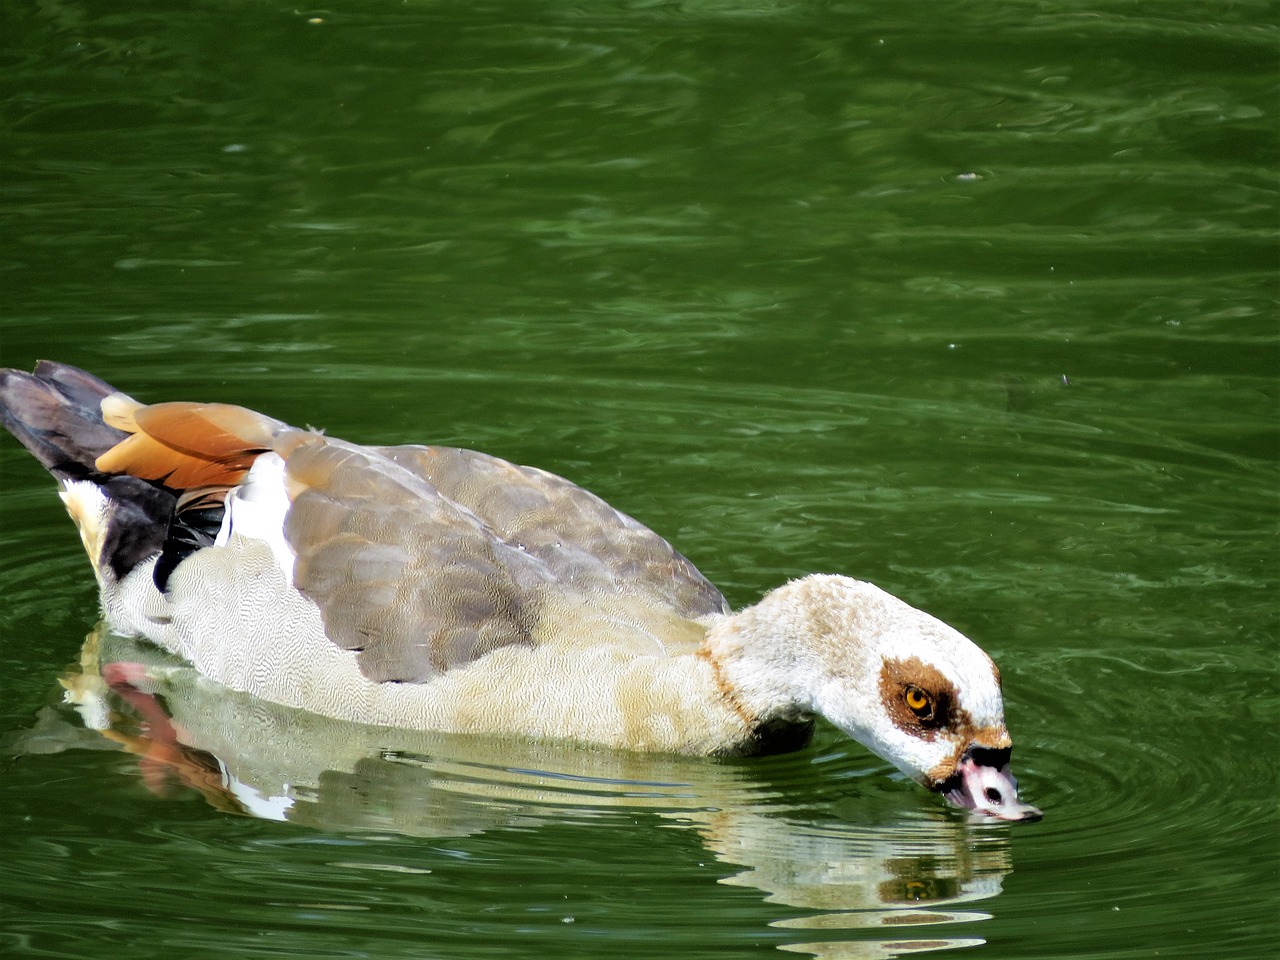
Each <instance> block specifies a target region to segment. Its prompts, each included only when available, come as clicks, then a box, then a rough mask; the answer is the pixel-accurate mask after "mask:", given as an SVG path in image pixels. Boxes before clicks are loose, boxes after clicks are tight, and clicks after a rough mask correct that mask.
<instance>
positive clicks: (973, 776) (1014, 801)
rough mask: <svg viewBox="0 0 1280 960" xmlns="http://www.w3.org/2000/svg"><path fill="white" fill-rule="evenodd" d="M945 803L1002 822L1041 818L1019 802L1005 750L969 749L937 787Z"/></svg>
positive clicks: (1007, 754) (1033, 808) (1041, 815)
mask: <svg viewBox="0 0 1280 960" xmlns="http://www.w3.org/2000/svg"><path fill="white" fill-rule="evenodd" d="M938 789H939V791H940V792H941V793H942V795H943V796H944V797H945V798H946V799H947V802H949V803H951V804H953V805H955V806H957V807H962V808H963V809H966V810H973V811H975V812H977V813H985V814H986V815H987V816H991V817H998V818H999V819H1001V820H1039V819H1040V818H1041V817H1043V816H1044V814H1043V813H1042V812H1041V811H1040V810H1039V809H1038V808H1036V807H1033V806H1031V804H1029V803H1023V802H1021V801H1020V800H1019V799H1018V781H1017V780H1015V779H1014V778H1013V774H1012V773H1010V772H1009V751H1008V750H984V749H970V750H969V751H968V752H966V753H965V755H964V756H963V757H962V758H961V759H960V764H959V766H957V767H956V772H955V773H954V774H952V775H951V776H950V777H949V778H947V780H946V781H945V782H944V783H942V784H941V785H940V786H939V787H938Z"/></svg>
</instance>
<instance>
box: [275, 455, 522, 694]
mask: <svg viewBox="0 0 1280 960" xmlns="http://www.w3.org/2000/svg"><path fill="white" fill-rule="evenodd" d="M286 476H287V477H288V478H290V480H291V481H293V482H298V481H299V480H301V484H302V489H301V491H300V492H299V493H297V494H296V496H295V498H294V501H293V505H292V507H291V508H290V510H289V513H288V516H287V517H286V520H285V538H286V540H287V541H288V542H289V545H290V547H292V548H293V550H294V552H295V554H296V556H297V560H296V562H295V564H294V582H295V584H296V585H297V587H298V589H299V590H301V591H302V592H303V593H304V594H306V595H307V596H308V597H310V598H311V599H312V600H313V601H314V602H315V603H316V604H317V606H318V607H319V608H320V613H321V616H322V618H323V620H324V623H325V630H326V633H327V635H328V636H329V638H330V639H331V640H333V641H334V642H335V643H337V644H338V645H340V646H342V647H345V648H347V649H350V650H357V651H359V658H358V659H359V663H360V668H361V670H362V672H363V673H364V674H365V675H366V676H368V677H369V678H370V679H373V680H378V681H388V680H394V681H410V682H411V681H421V680H425V679H428V678H429V677H431V676H434V675H435V674H438V673H441V672H443V671H445V670H448V669H450V668H451V667H454V666H458V665H460V664H465V663H469V662H471V661H473V660H475V659H476V658H478V657H480V656H483V655H484V654H485V653H488V652H489V651H491V650H494V649H497V648H498V647H502V646H507V645H510V644H528V643H530V642H531V640H530V633H531V628H532V626H533V623H534V619H535V616H536V613H535V611H534V610H533V609H532V608H531V602H532V601H533V600H534V599H535V597H536V593H537V591H536V587H537V584H538V583H539V582H541V581H542V580H544V579H545V573H544V572H543V571H540V570H539V569H538V565H537V563H536V561H534V560H533V558H530V557H524V556H520V555H519V552H518V551H516V550H514V549H513V548H511V547H509V546H507V545H506V544H504V543H502V542H501V540H499V539H498V538H497V537H495V536H494V535H493V534H492V533H491V532H490V531H488V530H486V529H485V528H484V525H483V524H482V523H480V522H479V521H478V520H477V519H476V518H475V517H472V516H470V515H468V514H467V512H466V511H465V510H459V509H458V508H457V507H456V506H454V505H453V504H451V503H449V501H448V500H447V499H446V498H444V497H442V496H440V494H439V492H438V491H436V490H434V489H433V488H432V487H431V486H430V485H429V484H427V483H426V482H425V481H423V480H422V479H421V478H418V477H415V476H413V475H412V474H410V473H408V472H407V471H405V470H403V469H401V468H399V467H397V466H396V465H395V464H394V463H391V462H389V461H387V460H386V459H385V458H383V457H380V456H378V455H377V454H376V453H374V452H372V451H367V450H364V449H362V448H359V447H355V446H353V445H348V444H344V443H342V442H341V441H335V440H326V439H323V438H317V439H316V441H315V442H309V443H306V444H303V445H302V446H300V447H298V448H297V449H295V450H293V451H292V452H290V453H289V455H288V457H287V459H286Z"/></svg>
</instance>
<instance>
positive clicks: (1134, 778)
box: [0, 0, 1280, 960]
mask: <svg viewBox="0 0 1280 960" xmlns="http://www.w3.org/2000/svg"><path fill="white" fill-rule="evenodd" d="M1275 13H1276V11H1275V8H1274V6H1273V5H1271V4H1268V3H1248V2H1238V3H1237V2H1228V0H1221V2H1217V3H1212V4H1210V3H1183V2H1176V0H1161V2H1159V3H1149V4H1137V3H1130V2H1122V0H1111V2H1107V0H1090V2H1070V0H1066V2H1062V0H1059V2H1054V3H1049V2H1044V3H1038V2H1030V0H1025V2H1016V0H1014V2H1004V3H994V2H991V3H987V2H976V0H975V2H938V3H930V4H912V5H908V4H892V3H827V4H823V3H800V2H797V3H785V2H750V0H739V2H734V3H727V2H717V0H707V2H689V3H657V2H640V0H637V2H633V3H616V2H608V3H606V2H589V3H581V4H577V5H570V4H559V3H537V2H522V3H515V2H510V3H508V2H482V3H473V4H453V3H441V2H426V0H422V2H416V0H415V2H406V3H398V4H391V3H373V2H369V0H353V2H351V3H348V4H346V5H344V6H342V7H325V8H315V9H303V8H295V7H291V6H280V5H273V4H264V3H261V2H255V3H244V2H240V3H237V2H223V3H217V4H214V3H195V4H176V3H166V2H151V3H134V4H128V5H119V4H108V3H91V2H74V0H45V2H39V3H35V2H25V0H17V2H10V3H8V4H6V5H5V7H4V9H3V11H0V57H2V58H3V59H2V60H0V63H3V70H0V125H2V126H0V129H2V130H3V136H0V290H2V291H3V295H2V296H0V364H3V365H8V366H19V367H24V368H25V367H30V366H31V364H32V363H34V361H35V360H36V359H37V358H39V357H53V358H56V359H60V360H65V361H69V362H72V363H76V364H78V365H81V366H84V367H86V368H88V369H90V370H92V371H93V372H95V373H97V374H99V375H100V376H102V377H104V378H105V379H107V380H109V381H111V382H113V383H115V384H117V385H118V386H120V387H121V388H123V389H126V390H128V391H129V392H130V393H133V394H134V395H136V396H138V397H140V398H142V399H145V400H163V399H201V400H214V399H216V400H226V401H231V402H236V403H241V404H245V405H249V406H253V407H256V408H258V409H261V410H264V411H266V412H268V413H271V414H273V415H274V416H277V417H280V418H283V419H286V420H289V421H291V422H293V423H297V424H313V425H316V426H323V427H326V428H327V429H328V430H329V432H331V433H333V434H335V435H338V436H342V437H347V438H350V439H354V440H360V441H365V442H408V441H427V442H437V443H445V444H454V445H462V446H470V447H477V448H480V449H483V450H486V451H488V452H491V453H494V454H498V455H501V456H504V457H507V458H509V459H513V460H516V461H519V462H524V463H532V464H535V465H538V466H541V467H544V468H546V469H549V470H553V471H555V472H557V473H561V474H563V475H565V476H567V477H569V478H571V479H572V480H574V481H576V482H578V483H580V484H582V485H584V486H587V487H588V488H590V489H592V490H594V491H595V492H597V493H599V494H601V495H602V496H604V497H605V498H606V499H608V500H610V502H612V503H613V504H614V505H616V506H617V507H619V508H620V509H623V510H625V511H626V512H628V513H630V514H632V515H634V516H636V517H638V518H639V519H641V520H643V521H644V522H645V523H647V524H648V525H649V526H651V527H653V528H654V529H656V530H657V531H659V532H660V533H662V534H663V535H665V536H667V537H668V538H669V539H670V540H672V542H673V543H675V544H676V546H677V547H678V548H679V549H680V550H681V551H682V552H683V553H685V554H686V555H687V556H689V557H690V558H691V559H693V560H694V562H695V563H697V564H698V565H699V567H700V568H701V569H702V570H703V572H704V573H706V574H707V576H708V577H710V579H711V580H712V581H714V582H715V583H716V584H718V585H719V586H720V587H721V588H722V589H723V590H724V592H725V594H726V595H727V596H728V598H729V599H730V601H731V602H732V603H733V604H735V605H742V604H746V603H749V602H751V601H753V600H754V599H755V598H757V597H758V596H759V595H760V594H761V593H763V592H764V591H765V590H767V589H769V588H770V587H773V586H776V585H777V584H778V583H780V582H781V581H782V580H784V579H786V578H788V577H792V576H797V575H800V574H802V573H806V572H811V571H820V570H821V571H836V572H844V573H850V574H854V575H857V576H860V577H863V578H866V579H870V580H873V581H875V582H877V583H879V584H880V585H881V586H883V587H885V588H887V589H889V590H891V591H893V592H895V593H897V594H899V595H900V596H902V597H904V598H905V599H907V600H909V601H910V602H912V603H914V604H916V605H917V606H921V607H923V608H925V609H927V610H929V611H930V612H932V613H934V614H936V615H938V616H940V617H942V618H944V619H946V620H948V621H949V622H951V623H953V624H954V625H955V626H957V627H958V628H960V629H962V630H963V631H964V632H966V633H967V634H969V635H970V636H972V637H974V638H975V639H977V640H978V641H979V642H980V643H981V644H982V645H983V646H984V647H986V648H987V649H988V650H989V651H990V652H991V653H992V654H993V655H994V656H995V657H996V658H997V660H998V661H999V663H1000V665H1001V668H1002V670H1003V673H1004V678H1005V690H1006V701H1007V708H1008V716H1009V722H1010V726H1011V728H1012V731H1013V734H1014V737H1015V742H1016V744H1017V746H1016V750H1015V755H1014V761H1015V768H1016V770H1017V772H1018V774H1019V777H1020V779H1021V782H1022V786H1023V792H1024V795H1025V796H1026V798H1027V799H1028V800H1030V801H1031V802H1033V803H1036V804H1037V805H1039V806H1041V807H1043V808H1044V809H1045V811H1046V819H1045V820H1044V821H1043V822H1041V823H1039V824H1031V825H1028V824H1014V825H993V824H975V823H970V822H968V821H967V820H966V819H965V818H964V817H963V816H961V815H959V814H957V813H955V812H953V811H950V810H948V809H946V808H945V807H944V806H943V805H942V804H941V801H940V800H938V798H936V797H933V796H929V795H927V794H925V793H923V792H922V791H920V790H919V789H918V788H916V787H914V786H912V785H911V784H907V783H903V782H901V781H900V780H899V779H898V778H896V777H895V776H893V775H891V774H890V772H889V769H888V767H887V765H885V764H884V763H882V762H880V761H879V760H878V759H876V758H875V757H872V756H871V755H869V754H868V753H866V752H865V751H864V750H862V749H861V748H859V747H857V746H854V745H852V744H849V743H847V742H845V741H843V740H842V739H841V738H840V737H839V736H838V735H837V734H835V733H834V732H833V731H832V730H830V729H829V728H822V729H820V730H819V733H818V736H817V739H816V742H815V743H814V745H813V746H811V747H810V748H808V749H806V750H804V751H802V752H799V753H796V754H791V755H787V756H782V757H775V758H768V759H764V760H758V761H741V762H733V763H711V762H692V761H674V760H670V759H667V758H643V757H633V756H627V755H615V754H608V753H601V752H592V751H573V750H563V749H557V748H553V747H550V746H537V745H513V744H501V743H486V742H472V741H465V740H458V739H450V738H440V737H435V738H433V737H429V736H428V737H419V738H407V737H406V738H400V739H395V740H394V742H393V741H392V740H388V739H386V738H385V737H384V738H379V737H373V736H371V735H369V733H368V732H367V731H361V730H359V729H353V728H345V729H343V728H338V729H335V728H334V725H332V724H324V723H320V724H317V723H314V722H309V721H307V719H306V718H304V717H299V716H296V715H290V714H287V713H285V714H281V713H279V712H276V711H271V710H268V709H266V708H264V707H263V706H262V705H260V704H255V703H253V702H245V701H243V700H242V699H238V698H235V697H231V696H226V695H220V694H219V693H218V692H217V691H213V692H212V693H211V692H210V691H208V690H207V689H203V688H201V687H200V685H199V684H195V683H192V684H190V686H189V688H180V689H177V690H175V691H174V693H173V695H172V696H171V697H170V702H169V703H168V704H167V706H168V709H169V711H170V712H171V713H172V715H173V721H174V722H175V723H177V724H178V725H179V726H180V727H181V729H182V730H183V731H184V733H185V736H186V737H187V741H188V743H189V744H190V750H189V752H187V753H185V754H184V755H182V756H180V757H176V758H175V757H173V756H164V755H158V754H157V752H156V748H155V746H154V744H153V743H152V740H151V738H150V734H152V733H154V729H153V725H154V724H155V723H156V722H158V721H157V720H156V718H155V717H154V716H153V715H152V714H148V713H147V712H146V708H145V705H142V706H140V705H138V704H130V703H127V702H124V701H121V700H119V699H115V700H108V701H107V703H108V706H109V707H110V709H112V710H113V711H114V714H113V715H112V716H110V717H104V716H102V715H94V714H93V711H92V709H91V708H90V707H89V706H83V707H82V710H81V711H78V710H77V709H76V708H75V707H74V706H73V705H71V704H68V703H64V702H63V699H64V696H63V695H64V689H63V686H61V685H60V684H59V682H58V681H59V678H62V680H63V682H64V683H65V684H67V685H69V686H70V687H71V689H72V690H73V692H76V694H77V696H79V697H80V698H81V699H82V700H83V701H84V702H85V703H89V704H91V703H96V702H99V701H94V700H93V699H92V697H88V696H87V693H92V692H93V691H94V690H96V689H98V688H97V687H95V686H94V685H95V680H94V671H93V656H94V654H95V650H97V645H99V644H100V645H105V646H107V647H110V648H112V649H115V648H118V647H119V646H120V645H122V644H126V641H124V640H122V639H121V638H111V637H101V638H99V637H96V636H95V637H94V638H92V642H91V643H90V644H89V646H88V647H87V648H86V651H85V652H84V653H83V654H82V650H81V647H82V644H84V643H85V639H86V637H87V636H88V635H90V634H91V632H92V631H93V630H94V626H95V623H96V605H95V588H94V584H93V582H92V576H91V575H90V572H89V570H88V567H87V564H86V563H85V562H84V560H83V555H82V553H81V551H80V548H79V545H78V543H77V538H76V536H75V532H74V530H73V528H72V527H71V525H70V524H69V523H68V522H67V520H66V518H65V516H63V514H62V511H61V508H60V506H59V504H58V501H57V498H56V496H55V495H54V491H53V487H52V485H51V483H49V482H48V480H47V478H46V477H45V476H44V475H43V474H42V472H41V471H40V470H39V468H38V467H36V466H35V465H34V463H32V462H31V461H30V460H29V458H27V456H26V455H25V454H24V453H23V452H22V451H21V450H19V449H18V448H17V445H16V444H14V443H12V442H9V441H8V439H7V438H0V440H3V441H4V442H2V443H0V491H2V495H0V724H2V726H0V733H2V734H3V755H2V756H0V811H3V812H2V814H0V816H2V818H3V824H4V826H3V829H0V863H3V865H4V866H3V869H2V870H0V953H3V954H4V955H7V956H22V957H27V956H30V957H68V958H70V957H77V958H78V957H84V956H95V957H103V958H106V957H120V958H130V960H137V958H150V957H155V958H166V960H169V958H174V957H217V956H228V957H253V956H273V957H279V956H287V957H296V958H311V957H357V956H359V957H375V958H381V957H387V958H390V957H415V958H423V957H428V958H470V957H556V958H559V957H598V956H618V957H708V958H709V957H716V958H720V957H724V958H729V957H745V956H760V957H764V956H777V955H778V950H779V949H780V948H782V949H785V950H788V951H792V950H794V951H799V952H801V953H810V954H817V955H819V956H824V957H830V958H862V957H890V956H902V955H910V954H914V953H918V952H929V951H931V950H934V949H941V948H943V947H947V946H971V947H973V949H972V950H970V951H969V952H968V953H967V954H966V955H969V956H975V957H976V956H984V957H993V958H994V957H1018V958H1023V957H1060V958H1074V957H1090V958H1112V957H1115V958H1131V957H1132V958H1136V957H1154V956H1159V957H1185V958H1201V957H1229V958H1246V957H1248V958H1255V957H1258V958H1261V957H1269V956H1271V955H1273V954H1274V953H1275V952H1276V951H1277V949H1280V929H1278V928H1280V920H1278V918H1280V884H1278V883H1277V875H1276V874H1277V857H1278V856H1280V817H1278V816H1277V812H1278V811H1277V801H1276V795H1277V786H1278V781H1280V777H1278V772H1277V768H1278V766H1280V764H1278V760H1280V743H1278V742H1277V736H1276V723H1277V720H1278V719H1280V683H1278V681H1277V635H1278V634H1280V624H1278V611H1280V602H1278V599H1277V598H1278V597H1280V591H1278V590H1277V586H1278V585H1280V584H1278V583H1277V581H1278V580H1280V577H1278V573H1280V551H1278V544H1280V540H1278V535H1280V529H1278V525H1277V516H1278V514H1277V506H1278V505H1277V491H1278V489H1280V484H1278V483H1277V480H1278V478H1277V460H1278V459H1280V458H1278V456H1277V454H1278V453H1280V433H1278V431H1277V413H1278V412H1280V411H1278V410H1277V372H1278V370H1280V367H1278V364H1277V361H1280V350H1278V349H1277V342H1276V340H1277V338H1276V334H1277V307H1276V300H1277V297H1276V294H1277V271H1276V267H1277V243H1276V235H1277V229H1276V228H1277V204H1276V175H1275V171H1276V167H1277V159H1278V156H1280V150H1277V139H1278V138H1277V133H1276V132H1277V121H1276V106H1277V102H1278V101H1277V77H1278V74H1280V71H1278V70H1277V50H1278V49H1280V30H1278V29H1277V27H1276V24H1275V20H1276V17H1275ZM125 649H126V651H128V647H127V645H126V646H125ZM129 653H130V656H133V657H134V658H145V657H147V656H149V655H150V654H149V652H148V651H145V650H134V651H129ZM82 657H83V662H82ZM140 711H141V712H140ZM108 721H109V723H108ZM103 725H107V726H109V727H110V729H109V730H108V733H109V734H110V736H104V735H103V734H101V733H99V732H97V730H96V727H101V726H103ZM148 751H150V753H148ZM253 812H256V813H257V816H252V815H250V814H251V813H253Z"/></svg>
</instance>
